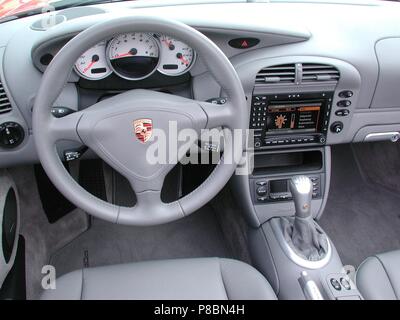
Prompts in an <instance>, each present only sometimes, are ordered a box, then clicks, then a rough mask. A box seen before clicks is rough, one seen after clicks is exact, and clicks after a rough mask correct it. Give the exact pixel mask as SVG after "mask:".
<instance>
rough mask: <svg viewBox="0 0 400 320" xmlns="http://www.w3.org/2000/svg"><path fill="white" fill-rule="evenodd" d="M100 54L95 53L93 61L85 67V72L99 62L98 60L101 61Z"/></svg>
mask: <svg viewBox="0 0 400 320" xmlns="http://www.w3.org/2000/svg"><path fill="white" fill-rule="evenodd" d="M99 59H100V58H99V56H98V55H97V54H95V55H93V57H92V61H91V62H90V63H89V65H88V66H87V67H86V68H85V69H83V73H86V71H88V70H89V69H90V68H91V67H93V65H94V64H95V63H96V62H97V61H99Z"/></svg>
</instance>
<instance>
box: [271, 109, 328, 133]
mask: <svg viewBox="0 0 400 320" xmlns="http://www.w3.org/2000/svg"><path fill="white" fill-rule="evenodd" d="M321 105H322V103H314V102H313V103H301V104H279V105H270V106H268V109H267V112H268V113H267V130H266V131H267V132H266V133H274V134H276V133H284V132H291V131H293V130H296V132H317V131H318V125H319V119H320V112H321Z"/></svg>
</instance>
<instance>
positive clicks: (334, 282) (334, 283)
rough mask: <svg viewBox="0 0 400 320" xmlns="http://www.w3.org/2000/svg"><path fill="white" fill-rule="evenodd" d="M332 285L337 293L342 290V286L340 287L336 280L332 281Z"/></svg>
mask: <svg viewBox="0 0 400 320" xmlns="http://www.w3.org/2000/svg"><path fill="white" fill-rule="evenodd" d="M331 285H332V287H334V288H335V289H336V290H337V291H340V290H342V286H341V285H340V283H339V281H337V280H336V279H335V278H332V279H331Z"/></svg>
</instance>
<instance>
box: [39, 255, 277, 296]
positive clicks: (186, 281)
mask: <svg viewBox="0 0 400 320" xmlns="http://www.w3.org/2000/svg"><path fill="white" fill-rule="evenodd" d="M41 298H42V299H44V300H50V299H51V300H59V299H68V300H70V299H73V300H79V299H89V300H92V299H93V300H96V299H99V300H103V299H107V300H108V299H123V300H125V299H126V300H128V299H142V300H144V299H151V300H157V299H199V300H200V299H231V300H237V299H276V296H275V293H274V291H273V290H272V288H271V286H270V285H269V283H268V282H267V280H266V279H265V278H264V277H263V276H262V275H261V273H259V272H258V271H257V270H256V269H254V268H253V267H251V266H249V265H247V264H245V263H243V262H240V261H236V260H231V259H220V258H199V259H177V260H164V261H149V262H139V263H130V264H121V265H113V266H105V267H97V268H89V269H83V270H77V271H73V272H71V273H68V274H66V275H63V276H61V277H60V278H59V279H57V281H56V289H54V290H46V291H45V292H44V293H43V295H42V297H41Z"/></svg>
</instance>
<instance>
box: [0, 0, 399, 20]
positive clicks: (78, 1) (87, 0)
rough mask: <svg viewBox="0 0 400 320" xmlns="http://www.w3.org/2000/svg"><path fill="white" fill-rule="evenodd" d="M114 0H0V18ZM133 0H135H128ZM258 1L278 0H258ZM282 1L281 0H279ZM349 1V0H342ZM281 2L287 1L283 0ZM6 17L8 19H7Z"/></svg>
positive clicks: (184, 0)
mask: <svg viewBox="0 0 400 320" xmlns="http://www.w3.org/2000/svg"><path fill="white" fill-rule="evenodd" d="M116 1H126V0H0V20H9V19H10V20H11V18H19V17H25V16H27V15H32V14H38V13H42V12H46V11H52V10H59V9H65V8H69V7H75V6H83V5H89V4H96V3H107V2H116ZM130 1H135V0H130ZM255 1H257V0H214V1H213V0H211V1H210V0H175V1H172V2H176V4H179V3H205V2H207V3H210V2H255ZM258 1H260V2H280V0H258ZM281 1H282V0H281ZM344 1H349V0H344ZM359 1H360V2H363V0H352V1H351V3H357V2H359ZM389 1H400V0H389ZM140 2H143V1H141V0H139V1H135V3H140ZM145 2H147V3H149V2H153V1H152V0H145ZM282 2H289V1H287V0H283V1H282ZM290 2H317V3H318V2H321V3H324V2H325V3H329V2H335V3H340V2H341V0H336V1H332V0H308V1H307V0H291V1H290ZM165 3H168V4H169V5H171V1H169V0H164V1H157V4H158V5H164V4H165ZM7 17H8V19H7Z"/></svg>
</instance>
